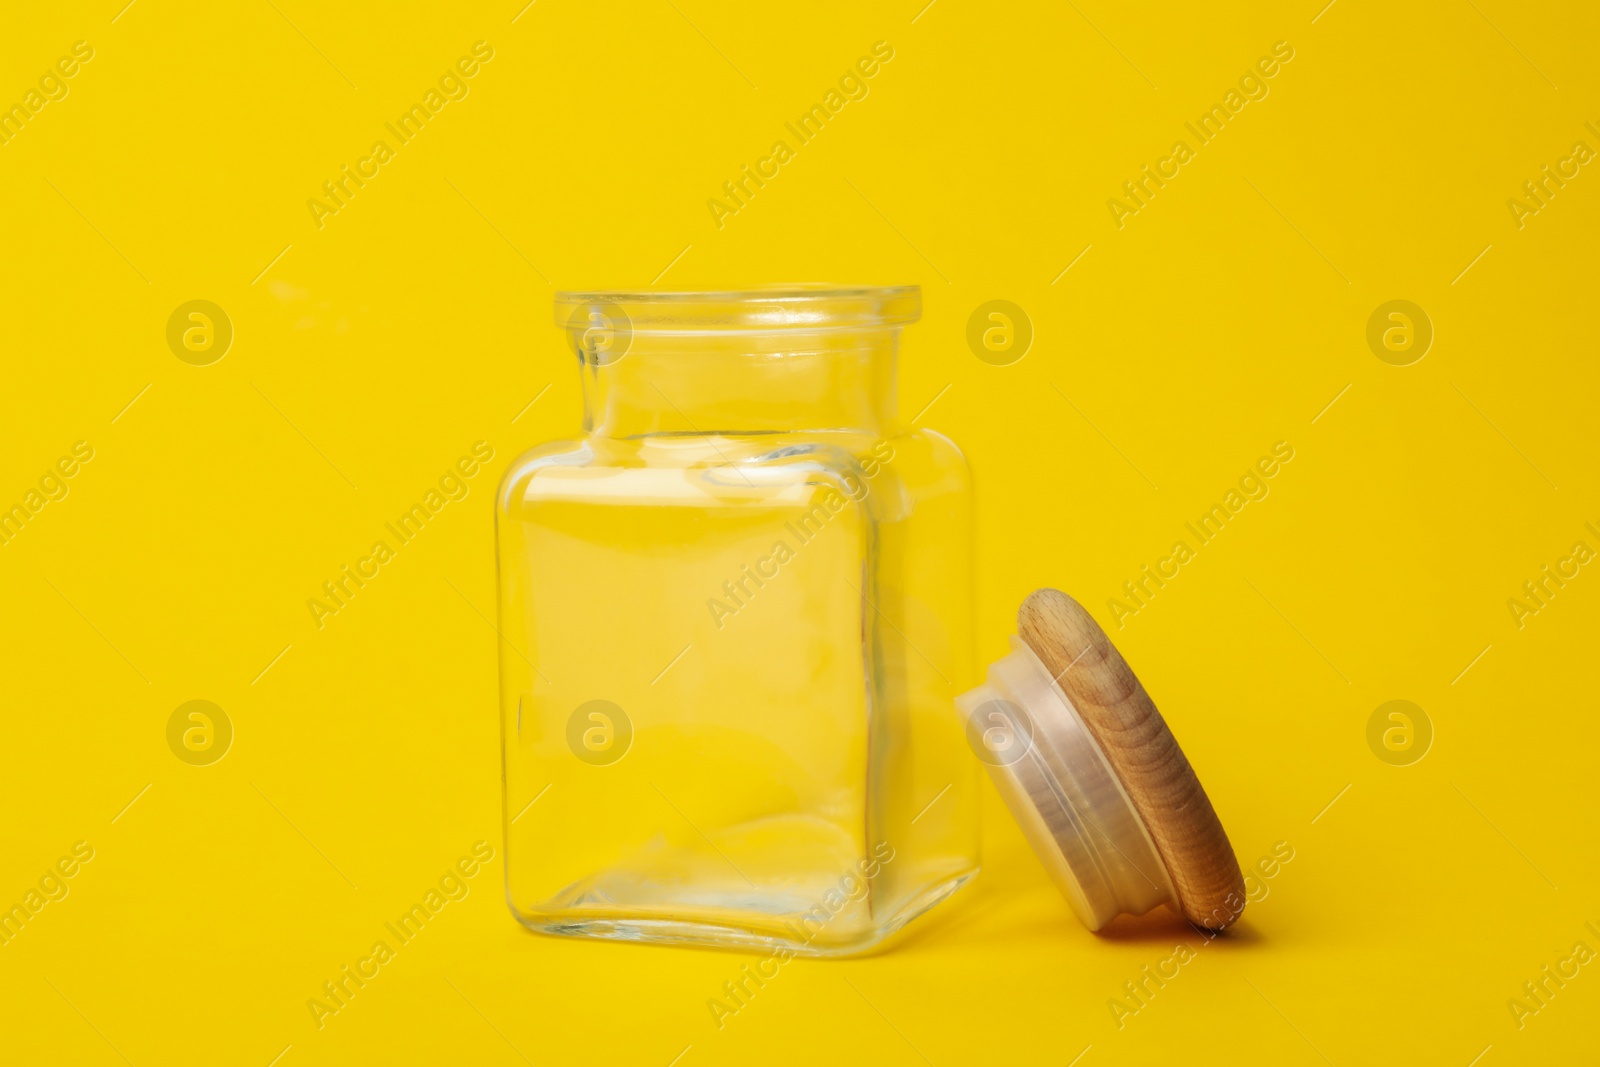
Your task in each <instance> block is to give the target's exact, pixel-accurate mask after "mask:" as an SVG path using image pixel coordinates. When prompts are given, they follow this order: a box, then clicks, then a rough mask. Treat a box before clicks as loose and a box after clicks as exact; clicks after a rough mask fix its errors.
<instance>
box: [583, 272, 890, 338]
mask: <svg viewBox="0 0 1600 1067" xmlns="http://www.w3.org/2000/svg"><path fill="white" fill-rule="evenodd" d="M921 316H922V287H921V286H918V285H895V286H848V285H830V284H820V283H812V284H799V285H789V284H785V285H770V286H758V287H754V288H749V289H726V290H707V291H701V292H695V291H680V292H659V293H657V292H637V291H629V290H595V291H588V292H558V293H556V296H555V323H556V325H557V326H561V327H565V328H566V329H568V330H577V331H579V332H582V331H583V330H585V329H589V328H591V326H592V324H593V323H594V322H596V321H598V318H597V317H603V318H604V319H605V321H607V322H608V323H611V324H613V325H612V326H610V327H608V328H614V329H618V330H624V331H627V332H628V333H631V334H633V335H640V334H643V335H647V336H648V335H655V334H684V335H696V334H729V333H769V332H778V331H782V332H790V331H805V332H814V331H823V330H864V329H881V328H887V327H900V326H904V325H906V324H908V323H912V322H915V321H917V319H919V318H920V317H921Z"/></svg>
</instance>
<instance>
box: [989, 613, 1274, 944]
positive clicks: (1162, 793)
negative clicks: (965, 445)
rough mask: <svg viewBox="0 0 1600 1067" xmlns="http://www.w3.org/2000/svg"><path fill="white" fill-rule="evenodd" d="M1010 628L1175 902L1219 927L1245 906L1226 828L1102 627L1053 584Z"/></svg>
mask: <svg viewBox="0 0 1600 1067" xmlns="http://www.w3.org/2000/svg"><path fill="white" fill-rule="evenodd" d="M1017 632H1018V635H1019V636H1020V637H1021V638H1022V640H1023V641H1024V642H1026V643H1027V645H1028V647H1029V648H1031V649H1032V650H1033V652H1034V654H1035V655H1037V656H1038V657H1039V659H1040V661H1041V662H1042V663H1043V664H1044V666H1045V668H1046V669H1047V670H1048V671H1049V672H1050V674H1051V676H1052V677H1054V678H1055V680H1056V684H1057V685H1059V686H1060V688H1061V690H1062V692H1063V693H1065V694H1066V696H1067V698H1068V699H1069V700H1070V701H1071V702H1072V705H1073V707H1075V708H1076V709H1077V712H1078V715H1079V716H1080V717H1081V718H1082V720H1083V723H1084V725H1085V726H1086V727H1087V728H1088V730H1089V732H1090V733H1092V734H1093V735H1094V738H1095V740H1096V741H1097V742H1098V743H1099V745H1100V748H1101V750H1102V751H1103V752H1104V754H1105V757H1106V761H1107V762H1108V763H1110V765H1111V769H1112V771H1113V772H1114V773H1115V774H1116V776H1117V778H1118V779H1119V780H1120V781H1121V783H1122V786H1123V789H1125V790H1126V791H1127V794H1128V798H1129V800H1131V801H1132V803H1133V806H1134V808H1135V809H1136V810H1137V811H1138V813H1139V817H1140V818H1141V819H1142V820H1143V822H1144V824H1145V828H1146V829H1147V830H1148V831H1149V834H1150V837H1151V839H1152V840H1153V841H1154V842H1155V845H1156V850H1157V852H1158V853H1159V854H1160V856H1161V860H1162V862H1163V863H1164V864H1165V865H1166V868H1167V872H1168V874H1169V876H1170V877H1171V879H1172V886H1173V890H1174V892H1175V894H1176V896H1177V901H1176V906H1177V909H1178V910H1179V911H1180V912H1181V913H1182V914H1183V916H1184V918H1186V919H1188V920H1189V921H1190V922H1192V923H1194V924H1196V925H1197V926H1203V927H1205V928H1207V929H1211V930H1221V929H1223V928H1224V927H1226V926H1228V925H1230V924H1231V923H1233V922H1234V921H1235V920H1236V919H1238V918H1239V916H1240V914H1241V913H1242V912H1243V911H1244V904H1245V891H1244V876H1243V875H1242V874H1241V873H1240V871H1239V861H1238V860H1237V859H1235V858H1234V855H1233V847H1232V846H1231V845H1230V844H1229V843H1228V835H1227V833H1226V832H1225V831H1224V830H1223V829H1222V823H1221V821H1219V820H1218V819H1217V813H1216V810H1215V809H1214V808H1212V806H1211V800H1210V799H1209V798H1208V797H1207V796H1206V791H1205V789H1203V788H1202V787H1201V785H1200V779H1198V778H1196V777H1195V773H1194V769H1193V768H1192V767H1190V766H1189V760H1188V759H1187V757H1185V756H1184V754H1183V749H1181V748H1179V747H1178V742H1177V739H1176V738H1174V737H1173V736H1172V731H1170V730H1169V729H1167V723H1166V720H1164V719H1163V718H1162V717H1161V713H1160V712H1159V711H1157V710H1156V706H1155V704H1154V703H1152V702H1151V700H1150V695H1149V694H1148V693H1146V692H1145V691H1144V686H1143V685H1141V684H1140V683H1139V679H1138V678H1137V677H1135V676H1134V673H1133V670H1132V669H1131V668H1130V667H1129V666H1128V663H1127V661H1126V660H1124V659H1123V658H1122V654H1121V653H1120V652H1118V651H1117V649H1116V646H1115V645H1113V644H1112V643H1111V639H1110V638H1109V637H1107V636H1106V633H1105V631H1104V630H1102V629H1101V628H1100V625H1099V624H1098V623H1096V622H1095V621H1094V619H1093V618H1092V617H1091V616H1090V615H1089V613H1088V612H1087V611H1085V610H1084V609H1083V607H1082V605H1080V604H1079V603H1078V602H1077V601H1076V600H1073V599H1072V598H1071V597H1069V596H1067V595H1066V594H1065V593H1062V592H1059V591H1057V590H1055V589H1040V590H1038V591H1037V592H1035V593H1033V594H1031V595H1030V596H1029V597H1028V599H1027V600H1025V601H1024V602H1023V604H1022V607H1021V609H1020V610H1019V611H1018V612H1017Z"/></svg>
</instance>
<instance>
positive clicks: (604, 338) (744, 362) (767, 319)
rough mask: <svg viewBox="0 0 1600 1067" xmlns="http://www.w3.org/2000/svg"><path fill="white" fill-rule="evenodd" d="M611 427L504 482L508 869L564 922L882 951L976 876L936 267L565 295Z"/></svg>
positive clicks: (816, 948) (550, 450) (969, 674)
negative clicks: (911, 373)
mask: <svg viewBox="0 0 1600 1067" xmlns="http://www.w3.org/2000/svg"><path fill="white" fill-rule="evenodd" d="M556 311H557V323H558V325H560V326H563V327H565V328H566V330H567V335H568V340H569V345H570V347H571V350H572V352H573V354H574V356H575V357H576V362H577V366H578V370H579V372H580V373H581V375H582V377H583V390H584V409H585V410H584V423H583V425H584V433H583V435H582V436H581V437H578V438H575V439H572V440H567V441H558V442H553V443H551V444H547V445H543V446H540V447H538V448H535V449H533V450H532V451H530V452H529V453H527V454H526V455H524V456H522V457H521V458H520V459H518V460H517V461H516V462H515V463H514V464H513V465H512V466H511V468H510V470H509V471H508V472H507V474H506V476H505V479H504V481H503V482H502V485H501V489H500V495H499V501H498V506H497V510H496V525H497V543H498V554H499V594H500V627H501V630H502V633H503V636H504V641H503V643H502V646H501V697H502V727H503V735H504V774H505V819H506V827H505V829H506V845H507V848H506V857H507V866H506V876H507V886H508V899H509V901H510V904H511V907H512V910H513V911H514V913H515V914H516V916H517V917H518V919H520V920H521V921H522V922H523V923H524V924H526V925H527V926H529V927H531V928H533V929H535V930H539V931H543V932H546V933H555V934H571V935H582V936H591V937H611V938H626V939H633V940H652V941H673V942H688V943H702V944H716V945H725V946H745V947H749V948H756V949H773V950H784V949H787V950H789V951H792V952H795V953H806V954H833V953H847V952H853V951H860V950H862V949H864V948H867V947H869V946H871V945H873V944H874V943H876V942H878V941H879V940H881V939H882V938H884V937H885V936H886V935H888V934H889V933H891V932H893V931H894V930H896V929H898V928H899V927H900V926H902V925H904V924H905V923H906V922H908V921H909V920H910V919H912V918H914V917H915V916H917V915H918V914H920V913H921V912H923V911H925V910H926V909H928V908H929V907H931V906H933V905H934V904H936V903H937V902H939V901H940V900H942V899H943V898H945V897H946V896H948V895H949V894H951V893H952V892H954V891H955V890H956V889H957V888H959V887H960V886H961V885H962V884H963V883H964V882H965V881H966V880H967V879H969V878H970V877H971V876H972V875H973V874H974V873H976V871H977V869H978V851H977V849H978V840H977V793H976V781H975V777H974V776H975V773H976V769H977V766H978V764H977V762H976V761H975V760H974V759H973V758H972V754H971V753H970V752H969V751H968V750H967V748H966V745H965V742H964V739H963V733H962V723H961V721H960V718H959V716H957V715H955V714H953V713H952V710H951V702H952V699H953V698H954V696H955V695H956V694H957V693H959V692H961V691H962V690H963V689H966V688H967V687H968V686H970V685H971V684H972V683H973V681H975V674H974V672H973V664H972V637H973V635H972V630H971V615H972V602H971V600H972V575H971V553H972V545H971V538H972V529H971V527H972V503H971V492H970V485H969V477H968V473H967V469H966V464H965V462H964V460H963V459H962V457H961V453H960V452H959V451H958V450H957V449H956V447H955V445H953V444H952V443H951V442H950V441H949V440H947V439H946V438H944V437H942V436H940V435H939V434H937V433H933V432H931V431H928V430H922V429H910V428H908V427H906V426H905V425H904V424H903V423H902V422H901V421H900V420H899V418H898V416H897V413H896V396H895V392H896V389H895V361H896V352H897V348H898V343H899V336H900V331H901V329H902V328H903V327H904V326H905V325H906V324H908V323H911V322H914V321H915V320H916V319H917V317H918V315H919V312H920V292H919V290H918V289H917V288H915V287H904V288H885V289H868V288H859V289H835V288H820V287H801V288H788V289H781V290H779V289H774V290H762V291H754V292H731V293H662V294H625V293H586V294H560V295H558V296H557V299H556Z"/></svg>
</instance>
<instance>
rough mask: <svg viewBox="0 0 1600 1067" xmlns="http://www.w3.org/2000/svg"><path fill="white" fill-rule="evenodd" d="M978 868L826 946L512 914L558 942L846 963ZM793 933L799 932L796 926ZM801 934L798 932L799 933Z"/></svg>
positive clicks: (699, 927) (724, 928)
mask: <svg viewBox="0 0 1600 1067" xmlns="http://www.w3.org/2000/svg"><path fill="white" fill-rule="evenodd" d="M978 871H979V868H977V867H974V868H972V869H971V870H968V871H965V872H963V873H961V874H959V875H956V876H954V877H951V878H949V879H947V880H945V881H943V882H939V883H937V884H935V885H932V886H929V887H928V888H927V889H925V890H924V891H923V892H922V893H920V894H918V895H917V896H916V897H913V898H912V899H911V900H910V901H908V902H907V903H906V905H905V906H904V907H902V908H900V909H899V910H898V911H897V912H896V913H895V914H894V915H893V916H891V917H890V918H888V919H887V920H886V921H884V922H883V923H881V924H879V925H877V926H875V927H873V928H872V929H870V930H868V931H866V932H865V933H864V934H863V935H862V936H861V937H859V938H856V939H852V940H850V941H844V942H829V943H823V942H821V941H818V940H815V939H807V938H805V937H802V936H794V937H786V936H783V935H780V934H773V933H771V932H770V931H769V930H761V929H757V928H755V927H754V926H736V925H725V924H717V923H708V922H692V921H684V920H677V919H646V918H639V917H638V916H620V915H618V916H607V915H604V914H596V913H595V911H593V910H590V909H584V911H583V912H578V911H570V912H567V913H565V914H562V913H528V912H523V911H520V910H518V908H517V907H516V906H515V905H512V906H511V914H512V915H514V916H515V917H516V919H517V921H518V922H520V923H521V924H522V925H523V926H526V927H527V928H528V929H529V930H532V931H534V932H535V933H540V934H549V935H552V936H556V937H592V938H600V939H602V940H607V941H642V942H647V943H651V944H659V945H690V946H695V947H700V948H721V949H729V950H732V951H735V952H755V953H761V954H763V955H775V954H778V953H780V952H788V953H790V954H792V955H795V956H809V957H815V958H834V959H839V958H844V957H849V956H858V955H862V954H864V953H867V952H870V951H872V950H873V949H874V948H876V947H877V946H878V945H880V944H881V943H882V942H884V941H885V940H887V939H888V938H889V937H890V936H891V935H893V934H895V933H896V932H898V931H899V930H900V929H901V928H902V927H904V926H905V925H906V924H907V923H909V922H911V920H913V919H915V918H917V917H918V916H919V915H921V914H923V913H924V912H926V911H928V910H930V909H931V908H933V907H934V906H935V905H937V904H940V903H942V902H943V901H945V900H946V899H948V898H949V897H950V896H952V895H953V894H954V893H955V892H956V891H957V890H959V889H960V888H961V887H962V886H964V885H966V884H967V883H968V882H969V881H971V880H972V878H973V877H974V876H975V875H977V873H978ZM789 927H790V928H791V929H797V928H795V927H794V925H793V924H792V923H791V924H789ZM797 934H798V930H797Z"/></svg>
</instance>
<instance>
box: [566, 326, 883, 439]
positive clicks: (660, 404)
mask: <svg viewBox="0 0 1600 1067" xmlns="http://www.w3.org/2000/svg"><path fill="white" fill-rule="evenodd" d="M899 343H900V327H899V326H898V325H895V326H875V327H866V328H849V329H830V330H790V329H783V330H750V331H704V332H687V331H684V332H678V331H661V332H651V333H644V332H635V333H634V334H633V335H632V336H631V337H630V338H629V341H628V347H627V350H626V352H625V353H624V354H623V355H622V356H620V357H619V358H614V359H606V360H598V361H597V360H593V359H586V358H584V356H583V353H582V351H581V349H580V350H579V369H580V371H581V373H582V375H583V400H584V429H585V430H586V431H588V432H589V433H591V434H596V435H599V436H603V437H620V438H626V437H641V436H647V435H651V434H757V433H780V432H784V431H800V430H840V431H849V432H854V433H863V434H872V435H876V436H889V435H891V434H892V433H893V432H894V427H895V419H896V412H895V363H896V356H897V353H898V349H899Z"/></svg>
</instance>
